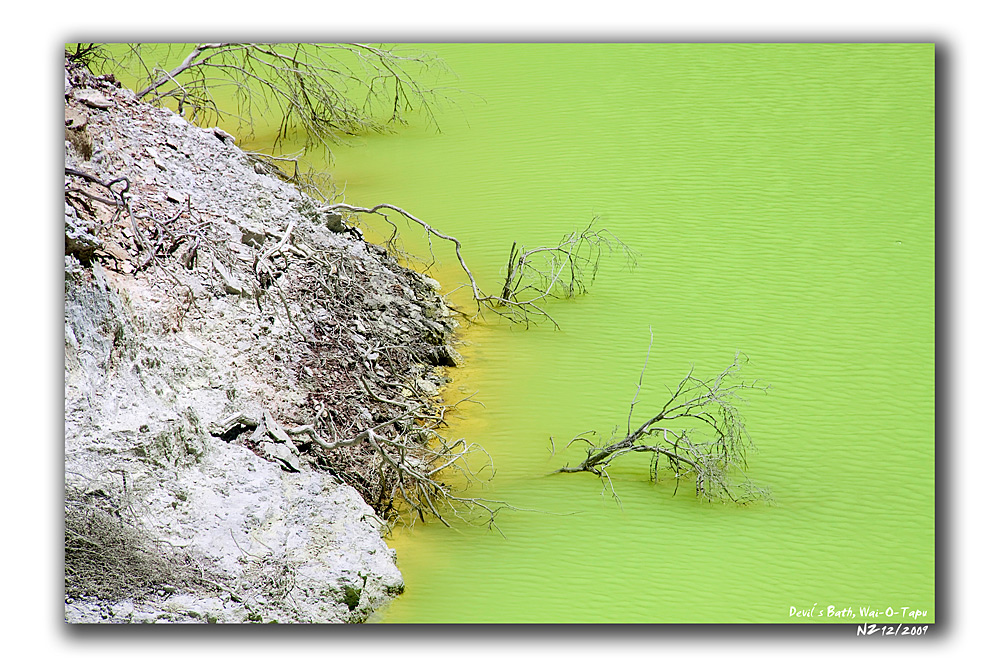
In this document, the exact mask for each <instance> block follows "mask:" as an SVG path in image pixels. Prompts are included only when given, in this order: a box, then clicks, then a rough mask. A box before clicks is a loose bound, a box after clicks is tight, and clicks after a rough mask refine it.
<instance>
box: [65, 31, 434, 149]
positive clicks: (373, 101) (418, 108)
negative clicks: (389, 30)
mask: <svg viewBox="0 0 1000 667" xmlns="http://www.w3.org/2000/svg"><path fill="white" fill-rule="evenodd" d="M128 49H129V53H130V54H131V55H132V56H133V57H134V58H131V59H126V61H137V62H138V65H139V67H140V68H141V69H142V70H144V71H145V73H146V85H145V86H144V87H142V88H141V89H139V90H137V91H136V94H137V95H138V97H139V98H140V99H142V100H144V101H147V102H151V103H154V104H164V103H166V102H167V101H171V102H173V104H174V106H175V108H176V109H177V112H178V113H180V114H185V113H187V114H188V115H189V118H190V119H191V120H192V121H193V122H197V123H202V122H208V123H213V122H218V119H221V118H232V119H235V120H237V121H239V123H240V124H241V126H242V127H243V128H245V129H248V130H249V131H250V132H252V131H253V129H254V124H255V122H256V121H257V120H258V119H259V117H260V116H261V115H262V114H266V113H268V112H269V111H276V112H278V113H280V117H279V123H278V132H277V138H276V144H277V143H278V142H280V141H281V140H282V139H285V138H288V137H290V136H291V135H292V134H294V133H297V132H301V133H302V134H303V135H304V140H305V145H306V147H307V148H309V147H311V146H317V145H318V146H322V147H324V148H325V149H326V150H327V151H329V150H330V147H331V146H330V144H331V142H332V143H339V142H341V141H343V140H344V139H345V138H346V137H348V136H353V135H359V134H363V133H365V132H383V131H385V130H387V129H388V128H390V127H391V126H392V125H396V124H405V122H406V118H405V114H407V113H409V112H411V111H415V112H418V113H421V114H423V115H424V116H425V117H426V118H427V119H428V121H429V122H430V123H431V124H432V125H434V127H437V125H436V121H435V118H434V113H433V110H434V106H435V105H436V103H437V102H438V101H439V100H440V98H441V96H440V94H439V93H438V92H437V91H436V90H435V89H434V88H432V87H429V86H427V85H426V84H425V83H424V81H423V80H422V79H424V78H425V77H424V75H425V74H426V73H428V72H430V71H444V69H445V68H444V65H443V64H442V63H441V61H440V60H439V59H437V58H436V57H435V56H433V55H432V54H429V53H426V52H423V51H412V50H403V49H399V48H393V47H386V46H383V45H375V44H304V43H274V44H261V43H239V42H214V43H203V44H198V45H196V46H195V47H194V48H193V49H192V50H191V51H190V52H189V53H187V54H186V55H183V56H177V60H174V61H173V62H172V63H170V62H168V63H159V62H156V63H154V62H152V60H153V56H152V55H151V54H150V53H149V50H148V46H147V45H144V44H128ZM173 53H174V50H173V49H172V50H171V53H170V54H169V55H168V58H169V57H171V56H173ZM67 57H71V58H73V59H74V60H75V61H78V62H85V63H88V64H91V63H93V64H95V65H96V66H99V67H100V68H101V69H111V70H120V69H125V68H127V67H128V66H129V65H130V62H115V61H114V60H113V59H112V58H111V57H110V55H109V53H108V50H107V49H102V48H101V47H100V45H96V44H76V45H68V48H67ZM219 95H222V96H223V98H224V99H225V100H227V101H229V100H232V102H233V103H235V105H236V106H235V109H231V108H227V107H226V106H225V105H222V104H220V103H219V102H218V97H217V96H219Z"/></svg>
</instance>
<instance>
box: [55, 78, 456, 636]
mask: <svg viewBox="0 0 1000 667" xmlns="http://www.w3.org/2000/svg"><path fill="white" fill-rule="evenodd" d="M66 135H67V138H66V168H67V176H66V192H67V194H66V208H65V225H66V256H65V298H66V302H65V380H66V397H65V398H66V402H65V438H66V440H65V446H66V507H67V510H66V545H67V547H66V548H67V598H66V619H67V621H69V622H85V623H86V622H145V621H160V622H182V621H187V622H206V621H207V622H254V621H257V622H269V621H277V622H343V621H363V620H364V619H365V618H367V617H368V616H369V615H370V614H371V612H372V611H373V610H374V609H376V608H377V607H378V606H380V605H382V604H384V603H385V602H387V601H388V600H389V599H390V598H391V597H392V596H393V595H395V594H397V593H399V592H400V591H402V588H403V580H402V577H401V575H400V573H399V570H398V569H397V568H396V566H395V563H394V560H395V554H394V553H393V552H392V550H390V549H389V548H387V546H386V544H385V542H384V541H383V539H382V531H383V530H384V521H383V519H382V518H380V516H379V515H380V514H381V515H385V514H386V512H387V509H388V502H389V499H388V497H387V496H386V494H387V493H389V491H387V489H386V488H385V486H384V480H383V481H381V482H380V480H379V475H378V466H377V464H378V462H377V460H376V458H377V455H376V454H375V453H374V452H372V451H368V450H366V449H365V447H364V444H363V443H362V444H359V445H356V446H351V447H338V448H336V449H330V450H324V449H321V448H319V447H317V446H316V445H315V442H314V441H313V440H312V439H311V438H310V437H308V430H311V431H312V433H314V434H316V435H318V436H320V437H321V438H325V439H327V440H337V439H338V438H339V439H345V438H349V437H351V436H353V435H355V434H356V433H357V432H358V430H359V429H365V428H370V427H371V426H373V425H374V424H377V423H379V422H381V421H384V419H385V417H386V410H387V409H388V406H391V405H393V404H402V403H403V402H405V401H410V400H417V399H420V400H428V399H427V397H428V396H431V395H433V394H434V393H435V391H436V389H437V387H438V386H439V385H440V384H441V383H442V382H444V380H443V378H442V377H441V376H440V375H439V374H438V372H437V370H436V368H435V367H436V366H437V365H439V364H454V363H455V359H456V357H457V355H455V353H454V351H453V350H452V348H451V347H450V345H448V342H447V340H448V338H447V337H448V335H449V333H450V331H451V328H452V326H453V322H452V321H451V320H450V319H449V317H448V316H449V311H448V308H447V306H446V304H445V303H444V301H443V300H442V299H441V297H440V296H438V295H437V293H436V292H435V290H434V283H433V281H431V280H430V279H428V278H425V277H423V276H421V275H419V274H416V273H414V272H412V271H410V270H408V269H405V268H402V267H400V266H399V265H398V263H396V261H395V260H394V259H392V258H391V257H389V256H388V255H387V253H386V252H385V251H384V250H383V249H381V248H378V247H375V246H372V245H370V244H367V243H366V242H364V241H363V240H362V239H361V235H360V234H359V233H357V232H356V230H353V229H352V228H351V227H350V226H349V225H348V224H345V221H344V220H342V219H341V218H340V217H339V216H336V215H331V214H328V213H326V212H324V209H323V205H322V204H321V203H320V202H318V201H315V200H313V199H311V198H309V197H307V196H306V195H304V194H303V193H302V192H301V191H300V190H299V189H297V188H296V187H294V186H293V185H290V184H289V183H287V182H285V181H283V180H282V179H280V178H277V177H276V176H275V175H274V172H273V169H271V168H269V167H268V166H267V165H266V164H264V163H261V162H260V161H258V160H255V159H253V158H252V157H250V156H248V155H247V154H246V153H244V152H243V151H242V150H240V149H239V148H238V147H237V146H236V145H234V142H233V140H232V137H230V136H228V135H227V134H225V133H224V132H222V131H220V130H212V129H207V130H206V129H200V128H197V127H195V126H193V125H191V124H190V123H188V122H187V121H186V120H185V119H184V118H182V117H180V116H178V115H176V114H173V113H172V112H170V111H167V110H163V109H156V108H153V107H151V106H149V105H147V104H144V103H142V102H139V101H138V100H137V99H136V98H135V96H134V94H133V93H131V92H130V91H127V90H123V89H121V88H119V87H118V86H117V84H116V83H115V82H114V81H113V80H112V79H110V78H98V77H94V76H92V75H90V74H89V73H88V72H86V71H85V70H83V69H81V68H78V67H75V66H72V65H70V64H69V63H67V69H66ZM119 179H126V180H119ZM303 426H309V427H311V429H307V436H302V433H303V430H302V429H301V428H298V429H296V428H295V427H303ZM404 427H405V425H402V424H401V425H399V426H398V428H404ZM293 435H294V436H295V437H293ZM345 482H350V484H347V483H345ZM366 501H367V502H366ZM372 505H375V506H376V507H377V508H378V511H376V510H375V509H373V508H372Z"/></svg>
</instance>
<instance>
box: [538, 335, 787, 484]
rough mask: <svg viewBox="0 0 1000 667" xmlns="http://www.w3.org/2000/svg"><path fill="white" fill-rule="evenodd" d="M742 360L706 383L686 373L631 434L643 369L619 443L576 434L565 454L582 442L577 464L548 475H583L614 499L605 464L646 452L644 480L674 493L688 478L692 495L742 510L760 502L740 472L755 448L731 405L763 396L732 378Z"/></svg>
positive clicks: (753, 386)
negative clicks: (667, 482)
mask: <svg viewBox="0 0 1000 667" xmlns="http://www.w3.org/2000/svg"><path fill="white" fill-rule="evenodd" d="M746 360H747V357H746V356H745V355H741V354H739V353H737V354H736V357H735V358H734V360H733V363H732V364H730V365H729V366H728V367H727V368H726V369H725V370H724V371H722V372H721V373H719V375H717V376H716V377H715V378H714V379H712V380H709V381H705V380H700V379H698V378H696V377H694V369H693V368H692V369H691V370H690V371H689V372H688V374H687V375H686V376H684V378H683V379H682V380H681V381H680V382H679V383H678V384H677V387H676V389H674V390H673V391H672V392H671V393H670V394H669V395H668V396H667V399H666V401H665V402H664V403H663V406H662V407H661V408H660V409H659V411H658V412H656V414H654V415H652V416H650V417H648V418H647V419H646V420H645V421H644V422H642V424H640V425H638V426H637V427H635V428H632V416H633V412H634V410H635V407H636V405H637V403H638V397H639V392H640V390H641V389H642V376H643V375H644V374H645V370H646V369H645V366H644V367H643V372H642V373H641V374H640V376H639V382H638V384H637V386H636V393H635V396H634V397H633V399H632V403H631V405H630V406H629V413H628V419H627V421H626V430H627V431H628V432H627V434H626V435H625V437H624V438H621V439H620V440H617V441H614V442H608V443H607V444H603V445H600V444H596V443H595V442H594V441H593V440H592V439H591V438H593V437H594V436H595V435H596V432H595V431H586V432H584V433H581V434H579V435H577V436H576V437H574V438H573V439H572V440H570V441H569V443H567V445H566V448H569V447H571V446H572V445H574V444H576V443H586V444H587V446H588V447H587V454H586V457H585V458H584V459H583V460H582V461H581V462H580V463H579V464H577V465H575V466H570V465H567V466H564V467H562V468H559V469H558V470H555V471H554V473H574V472H589V473H592V474H594V475H597V476H598V477H600V478H601V480H602V481H604V482H605V483H607V484H609V485H610V486H611V490H612V493H614V486H613V484H612V483H611V476H610V474H609V472H608V470H609V468H610V467H611V465H612V464H613V463H614V462H615V461H616V460H617V459H619V458H620V457H622V456H626V455H633V454H648V455H649V457H650V459H649V478H650V480H651V481H652V482H658V481H659V480H660V479H661V477H667V478H672V479H673V480H674V494H675V495H676V494H677V489H678V488H679V485H680V481H681V480H682V479H685V478H693V479H694V487H695V494H696V495H697V496H698V497H700V498H704V499H706V500H709V501H713V500H721V501H731V502H734V503H740V504H743V503H748V502H751V501H753V500H757V499H768V498H769V496H770V494H769V492H768V490H767V489H766V488H764V487H761V486H758V485H757V483H756V482H754V481H753V480H751V479H750V477H749V476H748V475H747V473H746V469H747V455H748V454H749V453H751V452H753V451H754V449H755V448H754V444H753V441H752V440H751V438H750V435H749V433H747V430H746V425H745V424H744V422H743V417H742V416H741V415H740V413H739V409H738V404H739V403H742V402H744V401H745V400H746V399H745V397H744V394H745V393H747V392H749V391H766V390H767V387H764V386H762V385H760V384H759V382H758V381H757V380H753V381H751V382H745V381H743V380H742V379H740V377H739V374H740V371H741V370H742V367H743V364H744V363H745V361H746ZM646 361H647V363H648V361H649V355H648V352H647V356H646ZM615 497H616V499H617V495H616V496H615Z"/></svg>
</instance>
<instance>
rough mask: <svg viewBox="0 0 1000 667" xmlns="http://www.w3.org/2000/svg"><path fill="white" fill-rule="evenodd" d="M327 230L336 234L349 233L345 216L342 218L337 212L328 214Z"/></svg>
mask: <svg viewBox="0 0 1000 667" xmlns="http://www.w3.org/2000/svg"><path fill="white" fill-rule="evenodd" d="M326 228H327V229H329V230H330V231H331V232H334V233H335V234H337V233H340V232H346V231H347V225H345V224H344V216H342V215H341V214H340V213H338V212H337V211H331V212H330V213H327V214H326Z"/></svg>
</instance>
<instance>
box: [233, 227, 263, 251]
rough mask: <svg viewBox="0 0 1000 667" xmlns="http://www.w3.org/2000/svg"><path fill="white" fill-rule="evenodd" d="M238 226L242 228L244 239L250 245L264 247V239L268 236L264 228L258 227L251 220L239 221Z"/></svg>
mask: <svg viewBox="0 0 1000 667" xmlns="http://www.w3.org/2000/svg"><path fill="white" fill-rule="evenodd" d="M236 226H237V227H239V228H240V232H241V233H242V239H241V240H242V241H243V243H244V244H246V245H248V246H257V247H258V248H262V247H264V241H265V239H266V238H267V234H266V233H265V232H264V230H263V228H261V227H258V226H256V225H254V224H251V223H249V222H238V223H236Z"/></svg>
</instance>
